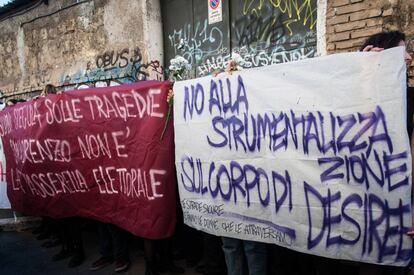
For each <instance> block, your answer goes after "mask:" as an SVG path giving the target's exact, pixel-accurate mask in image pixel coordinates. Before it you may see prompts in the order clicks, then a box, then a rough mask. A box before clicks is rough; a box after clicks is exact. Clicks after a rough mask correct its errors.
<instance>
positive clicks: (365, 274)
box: [359, 263, 384, 275]
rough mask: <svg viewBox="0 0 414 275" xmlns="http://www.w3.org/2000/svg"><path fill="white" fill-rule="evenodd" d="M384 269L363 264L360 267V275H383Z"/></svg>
mask: <svg viewBox="0 0 414 275" xmlns="http://www.w3.org/2000/svg"><path fill="white" fill-rule="evenodd" d="M383 268H384V267H382V266H378V265H373V264H365V263H361V265H360V266H359V275H381V274H382V270H383Z"/></svg>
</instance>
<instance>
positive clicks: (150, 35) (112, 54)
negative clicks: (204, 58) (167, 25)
mask: <svg viewBox="0 0 414 275" xmlns="http://www.w3.org/2000/svg"><path fill="white" fill-rule="evenodd" d="M160 14H161V13H160V4H159V1H144V0H125V1H117V0H94V1H66V0H56V1H49V2H48V3H40V4H38V5H35V6H33V7H31V8H30V9H29V8H28V9H23V10H22V11H19V12H18V13H17V12H16V14H11V15H10V16H9V17H4V18H1V19H0V64H3V66H1V67H0V90H1V91H2V92H3V93H4V94H5V95H6V96H11V97H14V98H18V97H24V98H27V97H30V96H31V95H33V94H39V92H40V91H42V90H43V89H44V87H45V85H47V84H52V85H54V86H56V87H57V88H58V90H69V89H77V88H84V87H102V86H109V85H116V84H119V83H128V82H133V81H137V80H144V79H160V78H162V71H163V69H162V68H163V64H162V63H163V54H162V53H163V48H162V25H161V16H160Z"/></svg>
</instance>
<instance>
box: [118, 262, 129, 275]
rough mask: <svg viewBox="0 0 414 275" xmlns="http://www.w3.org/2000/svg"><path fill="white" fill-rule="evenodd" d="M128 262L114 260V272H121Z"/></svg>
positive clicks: (125, 268) (126, 267)
mask: <svg viewBox="0 0 414 275" xmlns="http://www.w3.org/2000/svg"><path fill="white" fill-rule="evenodd" d="M129 264H130V262H129V261H126V260H116V261H115V272H122V271H125V270H127V269H128V267H129Z"/></svg>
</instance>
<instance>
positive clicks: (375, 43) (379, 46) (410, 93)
mask: <svg viewBox="0 0 414 275" xmlns="http://www.w3.org/2000/svg"><path fill="white" fill-rule="evenodd" d="M405 41H406V36H405V34H404V33H402V32H400V31H390V32H380V33H377V34H374V35H372V36H371V37H369V38H368V39H367V40H366V41H365V43H364V44H363V45H362V46H361V47H360V51H362V52H381V51H383V50H386V49H390V48H394V47H398V46H404V47H405V46H406V43H405ZM412 60H413V59H412V57H411V55H410V54H409V53H408V52H407V51H406V52H405V56H404V61H405V64H406V66H407V69H408V68H409V67H410V65H411V63H412ZM413 118H414V88H412V87H409V86H408V78H407V134H408V137H409V138H410V141H411V142H410V143H411V158H412V157H413V155H414V151H413V149H414V136H413ZM411 163H412V164H414V161H413V159H412V160H411ZM413 168H414V166H413ZM413 171H414V169H412V173H413ZM412 190H413V196H412V197H414V189H412ZM412 203H413V202H412ZM413 206H414V204H412V207H411V208H412V209H413ZM407 234H408V235H410V236H412V237H414V216H413V224H412V228H411V230H410V231H409V232H408V233H407ZM384 272H385V268H381V267H379V266H374V265H369V264H363V265H362V266H361V267H360V271H359V274H361V275H370V274H383V273H384ZM387 273H388V272H387Z"/></svg>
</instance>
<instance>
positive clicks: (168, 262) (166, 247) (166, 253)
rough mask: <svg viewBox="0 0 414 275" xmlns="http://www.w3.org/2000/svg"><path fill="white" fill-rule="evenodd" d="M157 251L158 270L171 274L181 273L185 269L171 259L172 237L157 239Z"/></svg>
mask: <svg viewBox="0 0 414 275" xmlns="http://www.w3.org/2000/svg"><path fill="white" fill-rule="evenodd" d="M157 251H158V253H159V259H160V261H159V263H158V266H159V271H160V272H170V273H173V274H182V273H184V272H185V270H184V269H183V268H181V267H179V266H177V265H175V263H174V261H173V255H172V238H167V239H162V240H158V241H157Z"/></svg>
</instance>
